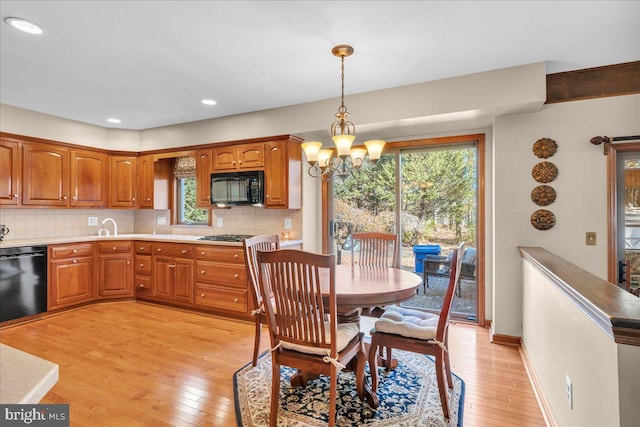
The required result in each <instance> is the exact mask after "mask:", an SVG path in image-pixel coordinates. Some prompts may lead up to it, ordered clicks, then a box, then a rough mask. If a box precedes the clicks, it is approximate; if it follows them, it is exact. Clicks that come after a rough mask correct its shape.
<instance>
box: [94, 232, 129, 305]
mask: <svg viewBox="0 0 640 427" xmlns="http://www.w3.org/2000/svg"><path fill="white" fill-rule="evenodd" d="M98 254H99V255H98V264H99V268H98V297H99V298H114V297H132V296H133V264H132V261H133V242H130V241H110V242H100V243H98Z"/></svg>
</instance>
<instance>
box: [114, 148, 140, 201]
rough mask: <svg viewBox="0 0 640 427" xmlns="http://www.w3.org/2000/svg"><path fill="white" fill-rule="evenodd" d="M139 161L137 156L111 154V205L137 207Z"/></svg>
mask: <svg viewBox="0 0 640 427" xmlns="http://www.w3.org/2000/svg"><path fill="white" fill-rule="evenodd" d="M137 165H138V161H137V157H135V156H111V164H110V167H109V182H110V184H111V191H110V200H109V207H112V208H135V207H136V190H137V170H138V166H137Z"/></svg>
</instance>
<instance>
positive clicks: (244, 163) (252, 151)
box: [213, 143, 264, 172]
mask: <svg viewBox="0 0 640 427" xmlns="http://www.w3.org/2000/svg"><path fill="white" fill-rule="evenodd" d="M263 167H264V145H263V144H262V143H255V144H240V145H229V146H225V147H214V148H213V170H214V171H215V172H224V171H230V172H232V171H234V170H242V169H262V168H263Z"/></svg>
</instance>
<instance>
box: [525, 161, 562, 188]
mask: <svg viewBox="0 0 640 427" xmlns="http://www.w3.org/2000/svg"><path fill="white" fill-rule="evenodd" d="M531 176H533V179H535V180H536V181H538V182H541V183H543V184H546V183H548V182H551V181H553V180H554V179H556V177H557V176H558V168H557V167H556V165H554V164H553V163H551V162H540V163H538V164H537V165H535V166H534V167H533V169H532V170H531Z"/></svg>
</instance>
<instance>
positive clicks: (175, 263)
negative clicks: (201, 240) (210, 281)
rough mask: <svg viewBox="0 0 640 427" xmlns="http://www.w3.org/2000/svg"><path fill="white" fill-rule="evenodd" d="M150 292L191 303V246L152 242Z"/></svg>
mask: <svg viewBox="0 0 640 427" xmlns="http://www.w3.org/2000/svg"><path fill="white" fill-rule="evenodd" d="M152 248H153V256H152V265H153V273H154V274H153V276H154V278H153V280H152V286H151V289H152V291H151V294H152V296H153V297H154V298H160V299H163V300H168V301H174V302H183V303H193V247H192V246H191V245H182V244H172V243H166V244H163V243H158V244H153V245H152Z"/></svg>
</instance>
